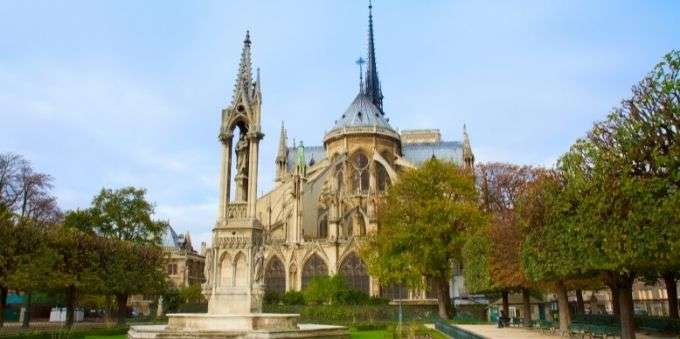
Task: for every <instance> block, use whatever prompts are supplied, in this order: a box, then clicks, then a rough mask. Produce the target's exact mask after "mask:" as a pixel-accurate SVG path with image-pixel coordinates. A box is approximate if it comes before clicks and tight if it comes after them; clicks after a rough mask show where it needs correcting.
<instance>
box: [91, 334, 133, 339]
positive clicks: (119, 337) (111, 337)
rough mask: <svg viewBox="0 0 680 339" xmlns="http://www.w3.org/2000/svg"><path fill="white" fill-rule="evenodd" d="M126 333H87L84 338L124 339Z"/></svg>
mask: <svg viewBox="0 0 680 339" xmlns="http://www.w3.org/2000/svg"><path fill="white" fill-rule="evenodd" d="M126 338H127V335H126V334H120V335H87V336H85V339H126Z"/></svg>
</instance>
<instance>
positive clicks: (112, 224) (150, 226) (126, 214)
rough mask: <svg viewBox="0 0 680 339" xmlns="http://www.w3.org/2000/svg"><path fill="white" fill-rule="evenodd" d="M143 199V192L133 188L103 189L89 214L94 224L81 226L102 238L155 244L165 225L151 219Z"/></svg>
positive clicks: (149, 208)
mask: <svg viewBox="0 0 680 339" xmlns="http://www.w3.org/2000/svg"><path fill="white" fill-rule="evenodd" d="M145 195H146V190H145V189H142V188H135V187H124V188H121V189H117V190H112V189H102V190H101V192H99V194H98V195H97V196H96V197H94V200H93V201H92V207H91V208H90V210H89V211H90V213H91V214H92V217H93V218H94V220H93V223H92V224H91V225H83V226H84V227H91V228H94V230H95V231H96V232H97V233H98V234H100V235H103V236H105V237H110V238H116V239H120V240H127V241H133V242H137V243H157V242H158V241H159V240H160V236H161V235H162V234H163V231H164V230H165V228H166V227H167V226H168V224H167V222H163V221H157V220H153V219H152V216H153V213H154V207H153V204H152V203H150V202H148V201H147V200H146V197H145Z"/></svg>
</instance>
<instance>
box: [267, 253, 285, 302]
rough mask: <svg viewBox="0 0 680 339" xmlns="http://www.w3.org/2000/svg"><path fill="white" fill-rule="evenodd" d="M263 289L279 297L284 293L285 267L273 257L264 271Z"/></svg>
mask: <svg viewBox="0 0 680 339" xmlns="http://www.w3.org/2000/svg"><path fill="white" fill-rule="evenodd" d="M264 288H265V290H267V291H271V292H275V293H277V294H279V295H281V294H284V293H286V267H285V266H284V265H283V261H282V260H281V259H280V258H279V257H278V256H277V255H273V256H272V257H271V258H270V259H269V262H268V263H267V268H266V269H265V271H264Z"/></svg>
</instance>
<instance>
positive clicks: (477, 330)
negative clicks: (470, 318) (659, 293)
mask: <svg viewBox="0 0 680 339" xmlns="http://www.w3.org/2000/svg"><path fill="white" fill-rule="evenodd" d="M456 326H457V327H459V328H462V329H464V330H467V331H470V332H472V333H474V334H477V335H480V336H482V337H485V338H488V339H515V338H530V339H555V338H559V336H558V335H550V334H544V333H541V332H540V331H538V330H529V329H524V328H518V327H504V328H498V327H496V325H458V324H456ZM636 337H637V339H659V338H677V336H650V335H646V334H642V333H637V334H636Z"/></svg>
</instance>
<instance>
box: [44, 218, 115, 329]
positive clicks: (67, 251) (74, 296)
mask: <svg viewBox="0 0 680 339" xmlns="http://www.w3.org/2000/svg"><path fill="white" fill-rule="evenodd" d="M79 213H80V212H78V211H75V212H69V213H67V215H66V218H65V221H64V225H63V227H59V228H57V229H55V230H53V231H52V232H50V234H49V239H48V242H49V244H50V248H51V249H52V251H53V252H54V254H55V256H56V258H55V259H56V260H55V261H54V266H53V269H52V270H51V277H50V283H49V285H50V286H49V287H50V289H52V290H55V291H58V292H60V293H63V294H64V296H65V301H66V322H65V324H64V325H65V326H66V327H72V326H73V322H74V311H75V307H76V305H77V303H78V301H79V298H80V296H81V295H82V294H84V293H97V292H101V291H102V290H103V286H104V281H105V280H106V279H107V277H104V276H103V274H102V271H101V266H100V262H101V255H102V254H104V253H103V249H104V247H103V241H105V239H103V238H101V237H99V236H98V235H96V234H93V233H85V232H82V231H80V230H78V229H76V228H74V227H73V225H74V224H73V223H74V222H77V221H76V220H74V219H77V218H78V217H79V215H78V214H79Z"/></svg>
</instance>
